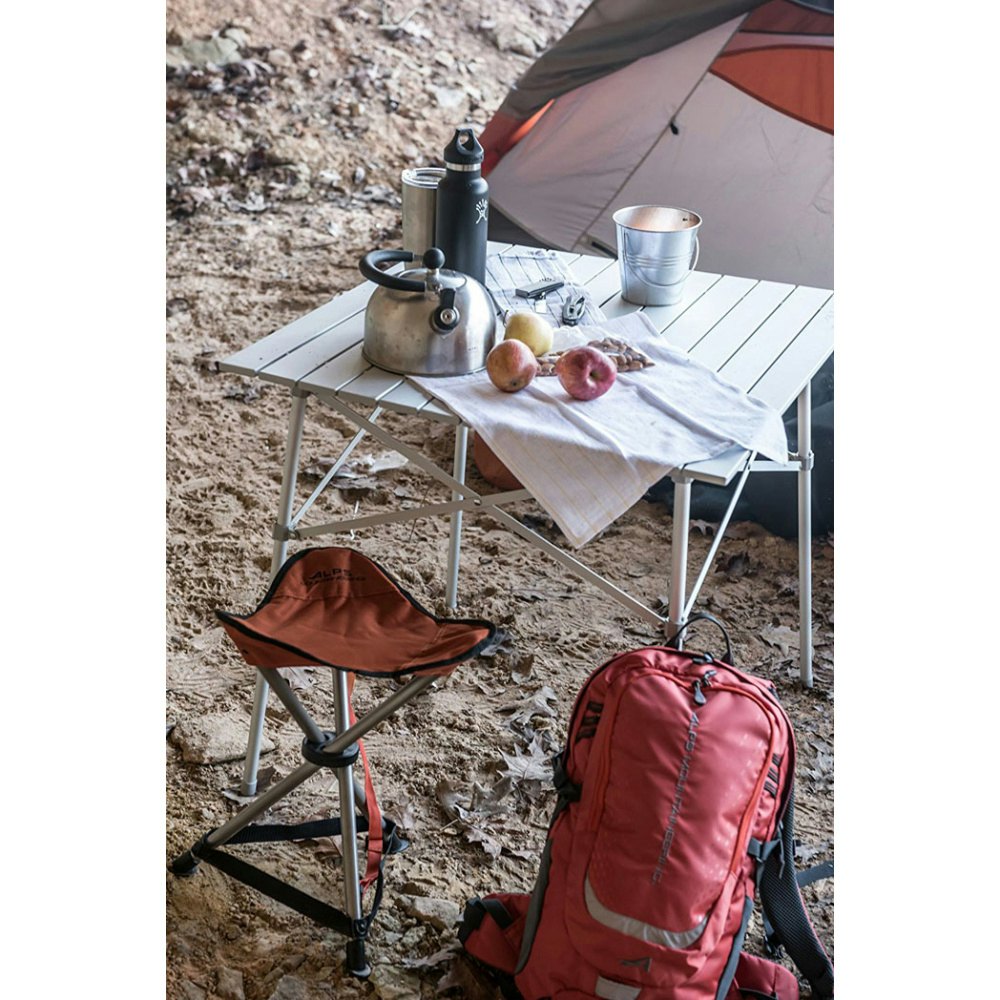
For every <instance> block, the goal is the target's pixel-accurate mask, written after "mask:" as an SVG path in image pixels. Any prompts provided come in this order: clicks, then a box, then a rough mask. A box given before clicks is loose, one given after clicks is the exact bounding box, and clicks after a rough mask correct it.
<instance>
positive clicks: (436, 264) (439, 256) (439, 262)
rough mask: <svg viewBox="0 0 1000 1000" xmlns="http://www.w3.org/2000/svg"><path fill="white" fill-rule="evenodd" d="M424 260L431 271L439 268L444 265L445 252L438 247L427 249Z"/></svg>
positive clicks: (425, 265)
mask: <svg viewBox="0 0 1000 1000" xmlns="http://www.w3.org/2000/svg"><path fill="white" fill-rule="evenodd" d="M422 260H423V264H424V267H426V268H427V269H428V270H429V271H436V270H438V269H439V268H442V267H444V253H443V252H442V251H441V250H439V249H438V248H437V247H431V248H430V249H429V250H425V251H424V256H423V258H422Z"/></svg>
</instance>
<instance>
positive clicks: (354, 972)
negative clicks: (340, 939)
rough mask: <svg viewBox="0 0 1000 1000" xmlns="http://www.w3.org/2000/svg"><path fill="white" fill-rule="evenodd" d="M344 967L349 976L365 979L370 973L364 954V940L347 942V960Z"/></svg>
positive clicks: (370, 968)
mask: <svg viewBox="0 0 1000 1000" xmlns="http://www.w3.org/2000/svg"><path fill="white" fill-rule="evenodd" d="M344 969H345V971H346V972H347V974H348V975H349V976H354V977H355V979H367V978H368V977H369V976H370V975H371V974H372V967H371V966H370V965H369V964H368V959H367V957H366V956H365V942H364V940H363V939H362V940H353V941H348V942H347V961H346V962H345V963H344Z"/></svg>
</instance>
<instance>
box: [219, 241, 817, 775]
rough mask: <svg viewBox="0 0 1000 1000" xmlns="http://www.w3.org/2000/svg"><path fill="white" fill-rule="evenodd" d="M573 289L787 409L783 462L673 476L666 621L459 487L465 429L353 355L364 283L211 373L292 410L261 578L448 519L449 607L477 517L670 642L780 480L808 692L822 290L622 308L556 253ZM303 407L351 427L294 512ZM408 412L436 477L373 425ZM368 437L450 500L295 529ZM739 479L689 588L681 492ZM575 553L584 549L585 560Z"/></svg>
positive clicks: (614, 278) (251, 757)
mask: <svg viewBox="0 0 1000 1000" xmlns="http://www.w3.org/2000/svg"><path fill="white" fill-rule="evenodd" d="M490 252H491V253H498V252H499V253H516V252H523V248H520V247H514V246H510V245H505V244H504V245H501V244H491V245H490ZM559 256H560V257H561V258H562V260H563V262H564V263H566V264H567V265H568V266H569V268H570V269H571V271H572V274H573V276H574V278H575V280H576V281H577V282H579V283H581V284H585V285H586V286H587V289H588V290H589V292H590V294H591V296H592V297H593V299H594V300H595V301H596V302H597V303H599V304H600V305H601V308H602V309H603V311H604V313H605V315H606V316H607V317H608V318H612V317H615V316H622V315H625V314H626V313H628V312H632V311H635V310H637V309H642V311H643V312H645V314H646V315H647V316H648V317H649V319H650V320H651V321H652V322H653V325H654V326H655V327H656V329H657V330H658V331H660V334H661V336H663V337H665V338H666V339H667V340H668V341H669V342H670V343H671V344H672V345H673V346H675V347H678V348H680V349H682V350H684V351H687V352H688V353H689V354H690V355H691V357H692V358H694V359H696V360H697V361H699V362H700V363H701V364H703V365H705V366H707V367H708V368H711V369H713V370H715V371H717V372H718V373H719V374H720V375H722V376H723V377H724V378H726V379H727V380H728V381H730V382H732V383H734V384H736V385H737V386H739V387H740V388H742V389H744V390H745V391H746V392H747V393H748V394H749V395H751V396H754V397H756V398H757V399H759V400H761V401H762V402H764V403H767V404H768V405H770V406H772V407H774V408H775V409H776V410H778V411H779V412H784V411H785V410H786V409H787V408H788V407H789V406H790V405H791V404H792V403H793V402H795V401H796V400H797V401H798V419H799V441H798V451H797V453H795V454H790V455H789V457H788V461H787V463H784V464H779V463H775V462H764V461H760V460H758V459H757V458H756V456H755V454H753V453H751V452H748V451H745V450H743V449H742V448H733V449H730V450H729V451H727V452H725V453H723V454H722V455H720V456H717V457H716V458H713V459H710V460H708V461H703V462H697V463H694V464H691V465H687V466H685V467H683V468H681V469H677V470H675V471H674V473H672V474H671V478H672V480H673V488H674V513H673V533H672V537H673V541H672V544H671V546H670V548H671V580H670V595H669V603H668V613H667V615H666V616H665V617H664V616H662V615H660V614H658V613H657V612H655V611H653V610H652V609H651V608H649V607H647V606H646V605H645V604H644V603H642V602H641V601H639V600H637V599H636V598H634V597H633V596H631V595H630V594H627V593H626V592H625V591H623V590H621V589H620V588H618V587H617V586H616V585H615V584H613V583H612V582H611V581H609V580H607V579H605V578H604V577H602V576H600V575H599V574H597V573H596V572H594V571H593V570H591V569H590V568H589V567H587V566H586V564H585V563H584V562H583V561H582V560H581V559H579V558H577V557H576V556H575V555H573V554H571V553H570V552H568V551H567V550H566V549H563V548H561V547H560V546H558V545H554V544H553V543H552V542H550V541H548V540H547V539H545V538H543V537H542V536H541V535H539V534H538V533H537V532H535V531H532V530H531V529H530V528H528V527H526V526H525V525H524V524H522V523H521V521H520V520H518V519H517V518H516V517H514V516H513V515H512V514H511V513H509V512H508V511H506V510H504V509H503V508H504V506H506V505H509V504H510V503H513V502H516V501H520V500H524V499H527V498H529V497H530V494H529V493H528V491H527V490H510V491H505V492H502V493H492V494H486V493H479V492H477V491H475V490H473V489H472V488H471V487H469V486H467V485H466V483H465V467H466V450H467V442H468V431H469V429H470V428H469V427H468V426H466V425H465V424H463V422H462V421H461V420H460V419H459V418H458V417H457V416H456V415H455V414H454V413H453V412H452V411H450V410H449V409H448V407H446V406H445V405H443V404H442V403H440V402H439V401H437V400H435V399H434V397H433V396H432V395H431V394H430V393H428V392H426V391H425V390H424V389H422V388H420V387H419V386H417V385H415V384H414V383H413V382H411V381H410V380H409V379H407V378H405V377H404V376H400V375H394V374H391V373H389V372H386V371H383V370H382V369H379V368H376V367H374V366H373V365H370V364H369V363H368V362H367V361H365V359H364V358H363V357H362V354H361V344H362V339H363V336H364V319H365V306H366V304H367V302H368V298H369V296H370V295H371V293H372V291H373V290H374V287H375V286H374V285H372V284H371V283H368V282H365V283H364V284H362V285H359V286H358V287H356V288H353V289H351V290H350V291H348V292H345V293H343V294H342V295H338V296H337V297H336V298H334V299H332V300H331V301H329V302H327V303H326V304H325V305H322V306H320V307H319V308H318V309H315V310H313V311H312V312H310V313H308V314H307V315H305V316H302V317H301V318H299V319H297V320H295V321H294V322H292V323H290V324H288V325H287V326H285V327H282V328H281V329H280V330H277V331H275V332H274V333H272V334H270V336H267V337H265V338H264V339H262V340H260V341H258V342H256V343H254V344H251V345H250V346H249V347H247V348H245V349H244V350H242V351H240V352H239V353H237V354H234V355H232V356H231V357H229V358H227V359H226V360H225V361H223V362H221V363H220V365H219V367H220V369H221V370H222V371H226V372H233V373H235V374H239V375H244V376H248V377H252V378H260V379H263V380H264V381H267V382H274V383H277V384H278V385H283V386H286V387H287V388H288V389H289V394H290V400H291V413H290V417H289V426H288V436H287V440H286V446H285V457H284V470H283V476H282V485H281V491H280V496H279V502H278V516H277V519H276V522H275V527H274V532H273V537H274V549H273V556H272V567H271V568H272V575H273V574H274V573H276V572H277V570H278V568H279V567H280V566H281V565H282V563H283V562H284V560H285V557H286V555H287V546H288V542H289V541H290V540H292V539H296V540H298V539H305V538H310V537H315V536H319V535H325V534H333V533H336V532H342V531H349V530H353V529H358V528H366V527H374V526H377V525H378V524H384V523H390V522H396V521H405V520H413V519H415V518H419V517H427V516H432V515H444V516H448V517H450V519H451V523H450V539H449V551H448V578H447V582H446V600H447V604H448V606H449V607H455V605H456V603H457V597H458V566H459V554H460V551H461V540H462V515H463V513H464V512H465V511H470V512H476V513H486V514H489V515H490V516H492V517H494V518H495V519H496V520H498V521H499V522H500V523H502V524H504V525H505V526H506V527H508V528H509V529H510V530H512V531H514V532H515V533H516V534H517V535H519V536H520V537H522V538H524V539H525V540H527V541H528V542H530V543H532V544H533V545H535V546H536V547H537V548H538V549H540V550H541V551H542V552H544V553H546V554H547V555H549V556H551V557H552V558H553V559H555V560H557V561H558V562H560V563H561V564H562V565H564V566H566V567H567V568H569V569H570V570H572V571H573V572H574V573H576V574H577V575H578V576H581V577H582V578H583V579H584V580H586V581H588V582H589V583H591V584H593V585H594V586H596V587H598V588H600V589H601V590H602V591H604V592H605V593H606V594H607V595H608V596H609V597H611V598H612V599H614V600H616V601H617V602H618V603H619V604H621V605H623V606H624V607H626V608H627V609H628V610H630V611H631V612H632V613H634V614H635V615H637V616H638V617H640V618H642V619H643V620H645V621H647V622H649V623H651V624H653V625H654V626H657V627H660V628H662V629H663V631H664V633H665V635H666V636H667V637H671V636H672V635H673V634H674V633H675V632H676V631H677V629H678V628H679V627H680V626H681V625H682V624H683V623H684V622H685V621H686V620H687V619H688V617H689V616H690V614H691V611H692V608H693V605H694V601H695V599H696V598H697V595H698V592H699V590H700V589H701V586H702V584H703V583H704V580H705V578H706V576H707V573H708V570H709V568H710V566H711V564H712V560H713V558H714V556H715V552H716V551H717V549H718V546H719V544H720V543H721V541H722V538H723V536H724V534H725V531H726V528H727V526H728V523H729V519H730V518H731V516H732V513H733V510H734V509H735V506H736V501H737V500H738V499H739V496H740V493H741V491H742V488H743V486H744V484H745V483H746V481H747V477H748V476H749V475H750V474H751V473H752V472H758V473H760V472H792V473H795V474H796V475H797V476H798V494H799V601H800V608H799V615H800V621H799V633H800V653H799V656H800V673H801V678H802V682H803V684H805V685H806V686H811V685H812V554H811V533H812V527H811V522H810V509H811V502H812V501H811V469H812V462H813V456H812V451H811V400H810V383H811V380H812V377H813V376H814V375H815V374H816V372H817V371H818V370H819V368H820V367H821V366H822V365H823V363H824V362H825V361H826V360H827V359H828V358H829V357H830V355H831V354H832V353H833V292H832V291H830V290H829V289H822V288H811V287H807V286H801V285H790V284H783V283H779V282H773V281H761V280H755V279H753V278H745V277H734V276H729V275H720V274H710V273H706V272H702V271H695V272H693V273H692V274H691V275H690V277H689V278H688V279H687V282H686V284H685V290H684V298H683V300H682V301H681V302H680V303H678V304H677V305H673V306H646V307H640V306H635V305H633V304H631V303H629V302H626V301H624V300H623V299H622V297H621V290H620V284H619V275H618V265H617V262H616V261H615V260H612V259H609V258H606V257H591V256H581V255H577V254H571V253H560V254H559ZM310 397H315V398H316V400H318V401H319V402H320V403H321V404H323V405H326V406H329V407H330V408H332V409H333V410H335V411H336V412H338V413H340V414H341V415H343V416H344V417H346V418H347V419H348V420H350V421H351V422H352V423H353V424H354V425H355V426H356V427H357V429H358V430H357V433H356V434H355V436H354V437H353V438H352V439H351V441H350V442H349V443H348V444H347V446H346V448H345V449H344V451H343V452H342V453H341V455H340V456H339V457H338V459H337V461H336V462H335V463H334V465H333V466H332V467H331V469H330V470H329V471H328V472H327V473H326V475H325V476H324V478H323V480H322V481H321V482H320V483H319V485H318V486H317V487H316V488H315V489H314V490H313V491H312V493H311V494H310V496H309V497H308V498H307V499H306V500H305V501H304V502H303V503H302V504H301V505H300V506H299V507H298V508H296V507H295V496H296V487H297V480H298V465H299V450H300V445H301V440H302V429H303V425H304V420H305V416H306V403H307V400H308V399H309V398H310ZM387 410H388V411H395V412H398V413H408V414H412V415H413V416H415V417H417V418H421V419H425V420H432V421H437V422H441V423H445V424H451V425H454V427H455V450H454V462H453V466H452V469H451V470H446V469H442V468H440V467H439V466H438V465H436V464H435V463H434V462H433V461H431V460H430V459H429V458H428V457H426V456H425V455H422V454H421V453H420V452H419V451H418V450H416V449H414V448H412V447H409V446H407V445H405V444H404V443H403V442H401V441H399V440H397V439H396V438H395V437H394V436H393V435H392V434H390V433H389V432H388V431H387V430H386V429H385V428H384V427H381V426H380V425H379V423H378V419H379V417H380V416H381V414H382V413H383V412H384V411H387ZM365 436H368V437H371V438H373V439H375V440H378V441H379V442H380V443H382V444H383V445H385V446H386V447H388V448H391V449H393V450H394V451H397V452H399V453H400V454H402V455H404V456H405V457H406V458H407V459H409V460H410V461H411V462H412V463H413V464H414V465H415V466H417V467H419V468H421V469H422V470H423V471H424V472H426V473H428V474H429V475H431V476H432V477H434V478H435V479H437V480H438V481H439V482H441V483H442V484H444V485H446V486H448V487H449V488H450V489H451V491H452V499H451V500H450V501H448V502H442V503H436V504H428V505H423V506H419V507H414V508H408V509H406V510H400V511H395V512H392V513H387V514H374V515H367V516H360V517H354V518H350V519H348V520H339V521H333V522H328V523H324V524H318V525H308V526H307V525H306V524H305V523H304V518H305V515H306V513H307V512H308V510H309V509H310V508H311V507H312V505H313V503H314V502H315V500H316V498H317V497H318V496H319V495H320V494H321V493H322V491H323V489H325V488H326V486H327V485H328V484H329V483H330V481H331V480H332V479H333V477H334V476H335V475H336V473H337V471H338V470H339V469H340V467H341V466H342V465H343V463H344V462H345V461H346V460H347V458H348V456H349V455H350V454H351V452H352V451H353V450H354V448H355V447H356V446H357V445H358V444H359V443H360V441H361V440H362V439H363V438H364V437H365ZM737 478H738V482H737V485H736V489H735V492H734V495H733V497H732V500H731V502H730V505H729V508H728V510H727V511H726V514H725V516H724V517H723V520H722V522H721V523H720V525H719V528H718V530H717V531H716V534H715V538H714V541H713V545H712V547H711V549H710V550H709V553H708V555H707V557H706V559H705V562H704V564H703V566H702V567H701V570H700V572H699V575H698V576H697V578H696V579H695V582H694V584H693V585H692V586H690V587H689V586H688V565H687V564H688V532H689V529H690V503H691V485H692V483H694V482H704V483H713V484H716V485H728V484H729V483H731V482H732V481H733V480H734V479H737ZM585 548H586V547H584V551H585ZM265 700H266V687H265V686H264V685H263V684H262V682H258V689H257V694H256V697H255V704H254V717H253V721H252V727H251V728H252V732H251V746H250V749H249V751H248V754H247V762H246V766H245V770H244V782H243V791H244V794H253V791H254V789H255V786H256V769H257V754H258V752H259V742H260V733H261V731H262V726H263V709H264V702H265Z"/></svg>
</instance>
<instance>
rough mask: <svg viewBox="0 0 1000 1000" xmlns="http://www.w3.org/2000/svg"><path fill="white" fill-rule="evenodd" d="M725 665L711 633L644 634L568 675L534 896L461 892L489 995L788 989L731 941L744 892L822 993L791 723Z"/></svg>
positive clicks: (694, 998) (631, 996)
mask: <svg viewBox="0 0 1000 1000" xmlns="http://www.w3.org/2000/svg"><path fill="white" fill-rule="evenodd" d="M698 618H705V619H708V620H710V621H712V622H713V623H714V624H716V625H719V623H718V622H717V621H715V619H714V618H712V617H711V616H710V615H705V614H701V615H695V616H692V619H691V621H694V620H696V619H698ZM719 627H720V628H722V626H721V625H719ZM723 633H725V629H723ZM731 661H732V653H731V648H730V645H729V637H728V635H727V636H726V659H725V662H721V661H718V660H714V659H713V658H712V657H711V656H709V655H708V654H706V653H696V652H691V651H687V650H685V651H679V650H676V649H670V648H665V647H658V646H652V647H647V648H644V649H637V650H634V651H632V652H629V653H622V654H621V655H619V656H616V657H614V658H613V659H611V660H609V661H608V662H607V663H605V664H604V665H603V666H602V667H600V668H598V669H597V670H595V671H594V673H592V674H591V676H590V678H589V679H588V680H587V682H586V684H584V686H583V688H582V689H581V691H580V693H579V695H578V696H577V700H576V704H575V706H574V708H573V714H572V716H571V718H570V725H569V733H568V739H567V745H566V749H565V750H564V751H563V752H562V753H561V754H560V755H558V756H557V757H556V758H555V759H554V761H553V765H554V780H555V785H556V789H557V792H558V801H557V805H556V809H555V812H554V814H553V816H552V822H551V824H550V826H549V832H548V837H547V840H546V844H545V850H544V852H543V854H542V859H541V865H540V870H539V874H538V880H537V882H536V884H535V889H534V892H533V893H532V894H531V895H530V896H528V895H526V894H497V895H490V896H487V897H485V898H484V899H478V898H477V899H473V900H470V901H469V903H468V904H467V905H466V909H465V914H464V917H463V921H462V926H461V928H460V931H459V938H460V940H461V941H462V944H463V946H464V947H465V949H466V951H467V952H468V953H469V954H470V955H471V956H473V957H474V958H475V959H477V960H478V961H480V962H481V963H484V964H486V965H488V966H490V967H491V968H492V969H493V970H495V971H496V973H497V979H498V981H500V983H501V986H502V987H503V989H504V992H505V995H506V996H509V997H519V996H520V997H524V998H525V1000H541V998H552V1000H569V998H588V997H590V998H592V997H603V998H607V1000H738V998H741V997H756V998H776V1000H798V997H799V987H798V981H797V979H796V977H795V976H794V975H793V974H792V973H791V972H789V971H788V970H787V969H786V968H784V967H783V966H781V965H778V964H776V963H774V962H770V961H768V960H767V959H763V958H757V957H754V956H751V955H747V954H745V953H743V952H742V946H743V940H744V937H745V935H746V930H747V924H748V922H749V920H750V915H751V913H752V911H753V905H754V899H755V897H756V896H759V897H760V899H761V903H762V908H763V914H764V929H765V934H766V938H767V941H768V946H769V949H772V953H775V951H776V949H777V948H778V947H779V946H781V945H783V946H784V947H785V948H786V949H787V951H788V953H789V955H790V957H791V958H792V960H793V961H794V962H795V964H796V965H797V966H798V968H799V969H800V970H801V971H802V973H803V974H804V975H805V977H806V978H807V979H808V981H809V983H810V985H811V986H812V991H813V996H814V997H821V998H826V997H832V996H833V967H832V965H831V964H830V960H829V958H828V957H827V955H826V953H825V951H824V950H823V948H822V946H821V945H820V943H819V941H818V940H817V938H816V934H815V932H814V931H813V928H812V925H811V923H810V922H809V918H808V916H807V915H806V912H805V908H804V906H803V902H802V897H801V894H800V892H799V884H800V882H801V881H802V880H797V879H796V874H795V866H794V859H793V855H794V840H793V832H792V822H793V809H792V786H793V776H794V773H795V744H794V740H793V736H792V728H791V724H790V722H789V720H788V716H787V715H786V714H785V712H784V710H783V709H782V707H781V706H780V705H779V704H778V700H777V698H776V696H775V693H774V689H773V687H772V686H771V685H770V684H769V683H767V682H765V681H762V680H759V679H757V678H755V677H750V676H748V675H747V674H744V673H742V672H741V671H739V670H736V669H735V668H733V667H732V666H729V663H730V662H731ZM826 873H828V872H824V874H826ZM803 874H810V877H809V879H808V880H809V881H811V880H812V875H813V874H816V873H815V872H814V873H803Z"/></svg>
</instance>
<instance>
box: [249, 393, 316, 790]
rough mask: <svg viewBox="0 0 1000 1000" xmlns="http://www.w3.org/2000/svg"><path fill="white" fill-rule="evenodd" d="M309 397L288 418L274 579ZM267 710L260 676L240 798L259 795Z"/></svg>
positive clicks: (296, 400)
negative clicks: (261, 746) (258, 787)
mask: <svg viewBox="0 0 1000 1000" xmlns="http://www.w3.org/2000/svg"><path fill="white" fill-rule="evenodd" d="M307 398H308V396H307V395H302V396H295V395H293V396H292V411H291V414H290V415H289V418H288V437H287V439H286V441H285V467H284V471H283V472H282V476H281V494H280V496H279V498H278V519H277V521H276V522H275V531H274V534H275V539H274V551H273V553H272V555H271V579H272V580H273V579H274V577H275V576H276V574H277V572H278V570H279V569H281V567H282V565H283V563H284V562H285V556H286V555H287V554H288V539H287V538H286V537H284V531H285V530H287V528H288V527H289V523H290V522H291V519H292V506H293V505H294V503H295V484H296V481H297V480H298V474H299V450H300V448H301V446H302V424H303V422H304V420H305V412H306V399H307ZM266 709H267V682H266V681H265V680H264V678H263V676H261V675H260V674H259V673H258V675H257V685H256V687H255V688H254V692H253V712H252V714H251V716H250V733H249V736H248V737H247V752H246V757H245V758H244V760H243V780H242V781H241V782H240V795H256V794H257V765H258V764H259V763H260V744H261V741H262V739H263V737H264V712H265V710H266Z"/></svg>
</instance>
